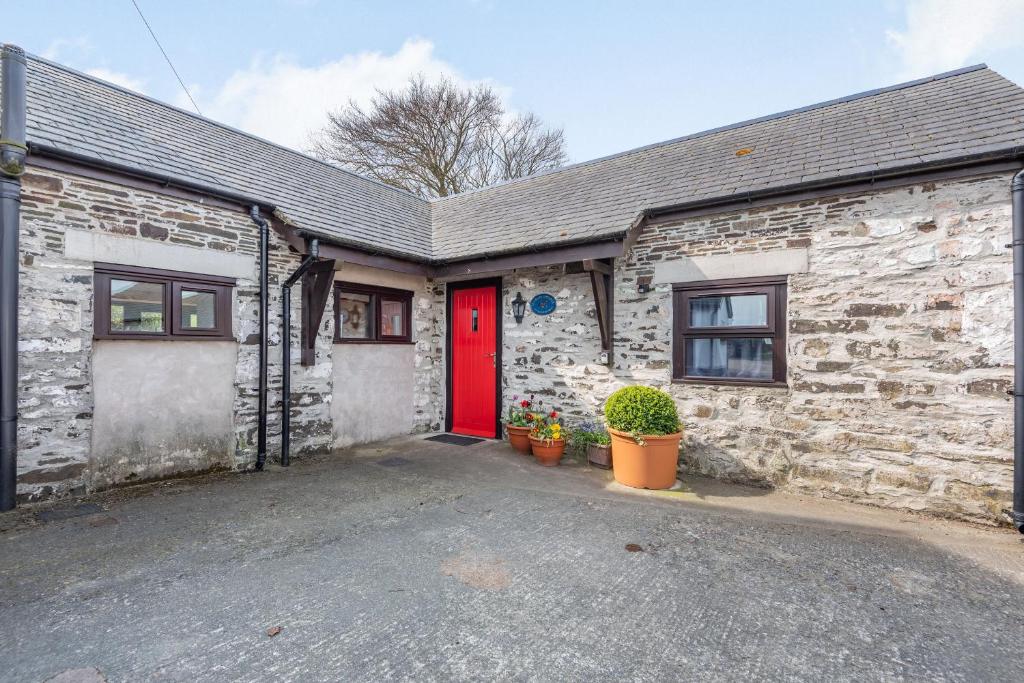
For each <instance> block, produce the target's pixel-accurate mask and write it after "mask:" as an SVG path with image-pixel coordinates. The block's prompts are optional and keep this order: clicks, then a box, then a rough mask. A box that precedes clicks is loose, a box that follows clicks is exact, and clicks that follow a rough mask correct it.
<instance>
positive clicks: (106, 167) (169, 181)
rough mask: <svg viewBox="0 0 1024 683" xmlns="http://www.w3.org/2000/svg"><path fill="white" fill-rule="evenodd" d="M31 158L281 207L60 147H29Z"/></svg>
mask: <svg viewBox="0 0 1024 683" xmlns="http://www.w3.org/2000/svg"><path fill="white" fill-rule="evenodd" d="M28 151H29V154H32V155H34V156H41V157H49V158H51V159H58V160H60V161H67V162H70V163H74V164H81V165H82V166H88V167H90V168H95V169H99V170H101V171H109V172H111V173H117V174H119V175H124V176H128V177H131V178H139V179H141V180H148V181H150V182H153V183H156V184H157V185H162V186H163V187H175V188H178V189H181V190H187V191H189V192H195V193H197V194H204V195H208V196H210V197H216V198H218V199H224V200H226V201H229V202H233V203H235V204H239V205H241V206H252V205H254V204H255V205H257V206H259V207H260V208H261V209H263V210H264V211H267V212H268V213H269V212H273V211H274V209H276V208H277V207H276V206H274V205H273V204H269V203H267V202H265V201H263V200H261V199H255V198H253V197H249V196H247V195H244V194H240V193H238V192H234V191H232V190H228V189H225V188H220V187H217V186H215V185H207V184H206V183H199V182H196V181H194V180H187V179H185V178H178V177H176V176H171V175H165V174H163V173H157V172H156V171H147V170H145V169H141V168H137V167H135V166H131V165H129V164H121V163H118V162H116V161H108V160H106V159H97V158H95V157H91V156H88V155H86V154H79V153H78V152H72V151H69V150H65V149H58V148H56V147H50V146H49V145H42V144H39V143H38V142H30V143H28Z"/></svg>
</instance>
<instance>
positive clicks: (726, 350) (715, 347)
mask: <svg viewBox="0 0 1024 683" xmlns="http://www.w3.org/2000/svg"><path fill="white" fill-rule="evenodd" d="M686 375H687V377H720V378H723V379H754V380H770V379H772V376H773V375H772V339H771V338H770V337H768V338H764V339H762V338H754V339H746V338H735V339H687V340H686Z"/></svg>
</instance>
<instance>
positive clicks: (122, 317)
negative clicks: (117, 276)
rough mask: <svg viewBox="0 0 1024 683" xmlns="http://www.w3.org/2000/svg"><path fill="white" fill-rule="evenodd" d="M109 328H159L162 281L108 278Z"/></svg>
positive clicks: (160, 325)
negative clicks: (160, 282) (109, 279)
mask: <svg viewBox="0 0 1024 683" xmlns="http://www.w3.org/2000/svg"><path fill="white" fill-rule="evenodd" d="M110 331H111V332H163V331H164V285H162V284H159V283H156V282H134V281H132V280H113V279H112V280H111V281H110Z"/></svg>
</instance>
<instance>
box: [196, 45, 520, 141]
mask: <svg viewBox="0 0 1024 683" xmlns="http://www.w3.org/2000/svg"><path fill="white" fill-rule="evenodd" d="M419 73H422V74H423V75H424V77H426V78H427V79H428V80H431V79H436V78H439V77H440V76H442V75H445V76H448V77H450V78H452V79H453V80H455V81H456V82H460V83H466V82H467V81H466V80H465V79H464V78H462V77H461V76H460V75H459V73H458V71H457V70H456V69H455V68H454V67H453V66H452V65H450V64H448V63H447V62H445V61H443V60H441V59H439V58H438V57H437V56H435V55H434V45H433V43H431V42H430V41H428V40H422V39H415V40H408V41H406V42H405V43H404V44H403V45H402V47H401V48H400V49H399V50H398V51H397V52H395V53H394V54H390V55H388V54H382V53H380V52H361V53H359V54H355V55H346V56H343V57H341V58H340V59H337V60H335V61H331V62H327V63H325V64H321V65H319V66H302V65H300V64H297V63H295V61H293V60H292V59H289V58H287V57H284V56H281V55H278V56H276V57H273V58H271V59H269V60H265V59H256V60H255V61H253V63H252V64H251V65H250V66H249V68H247V69H244V70H242V71H237V72H235V73H234V74H232V75H231V76H230V77H229V78H228V79H227V81H225V83H224V85H223V86H221V88H220V89H219V91H217V92H216V94H214V95H212V96H210V97H201V98H200V97H197V100H198V102H199V106H200V108H201V109H202V110H203V114H205V115H206V116H208V117H210V118H212V119H214V120H216V121H223V122H224V123H228V124H230V125H233V126H235V127H237V128H241V129H242V130H244V131H247V132H249V133H252V134H253V135H258V136H260V137H263V138H266V139H268V140H273V141H274V142H277V143H279V144H282V145H286V146H288V147H292V148H294V149H304V148H306V147H307V146H308V139H309V134H310V133H311V132H313V131H317V130H319V129H320V128H322V127H323V125H324V124H325V123H326V121H327V112H330V111H335V110H337V109H340V108H341V107H343V106H344V105H345V104H347V103H348V101H349V100H350V99H351V100H354V101H355V102H357V103H358V104H360V105H365V104H367V103H369V101H370V99H371V98H372V97H373V96H374V94H376V90H377V89H381V90H388V89H394V88H401V87H402V86H404V85H405V83H406V82H407V81H408V80H409V78H410V77H411V76H414V75H416V74H419ZM496 89H497V88H496ZM498 91H499V92H501V90H500V89H498ZM193 94H195V91H193Z"/></svg>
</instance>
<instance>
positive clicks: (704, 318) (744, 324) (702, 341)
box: [672, 276, 786, 386]
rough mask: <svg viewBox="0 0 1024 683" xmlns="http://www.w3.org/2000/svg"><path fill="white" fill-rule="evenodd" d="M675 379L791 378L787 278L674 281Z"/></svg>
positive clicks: (779, 381) (769, 381)
mask: <svg viewBox="0 0 1024 683" xmlns="http://www.w3.org/2000/svg"><path fill="white" fill-rule="evenodd" d="M672 310H673V314H672V315H673V323H672V324H673V332H672V355H673V358H672V361H673V362H672V366H673V367H672V378H673V379H674V380H676V381H680V382H692V383H696V384H755V385H775V386H784V385H785V383H786V278H785V277H784V276H783V277H760V278H747V279H736V280H711V281H705V282H692V283H691V282H688V283H684V284H675V285H673V286H672Z"/></svg>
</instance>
